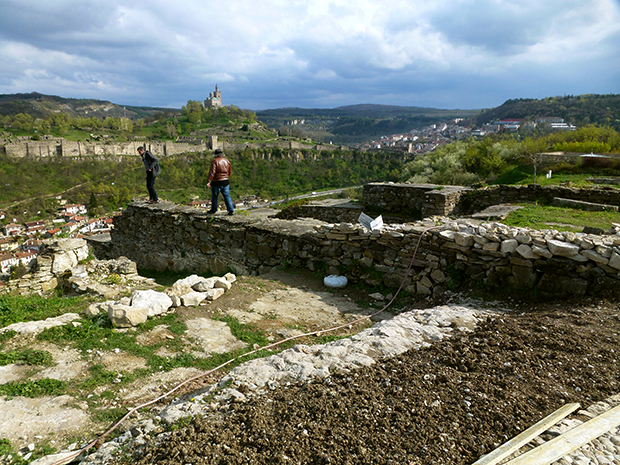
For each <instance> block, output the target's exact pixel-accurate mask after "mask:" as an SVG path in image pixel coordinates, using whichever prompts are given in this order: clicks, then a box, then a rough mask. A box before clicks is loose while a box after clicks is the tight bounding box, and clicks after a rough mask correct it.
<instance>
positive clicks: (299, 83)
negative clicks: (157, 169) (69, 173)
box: [0, 0, 620, 111]
mask: <svg viewBox="0 0 620 465" xmlns="http://www.w3.org/2000/svg"><path fill="white" fill-rule="evenodd" d="M216 84H217V85H218V86H219V89H220V91H221V92H222V101H223V104H224V105H235V106H237V107H239V108H242V109H249V110H253V111H257V110H264V109H273V108H284V107H302V108H336V107H339V106H344V105H356V104H365V103H373V104H385V105H399V106H419V107H431V108H442V109H457V108H458V109H479V108H491V107H496V106H499V105H501V104H502V103H503V102H505V101H506V100H508V99H514V98H544V97H554V96H561V95H582V94H617V93H620V0H519V1H514V2H510V1H506V0H433V1H428V0H254V1H248V0H217V1H214V0H174V1H170V0H1V1H0V94H14V93H28V92H39V93H42V94H49V95H58V96H61V97H66V98H93V99H100V100H109V101H111V102H113V103H116V104H119V105H138V106H149V107H169V108H181V107H182V106H183V105H185V104H186V103H187V102H188V101H189V100H198V101H203V100H204V99H205V98H207V97H208V96H209V93H210V92H213V91H214V90H215V86H216Z"/></svg>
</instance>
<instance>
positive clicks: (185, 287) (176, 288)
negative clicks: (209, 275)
mask: <svg viewBox="0 0 620 465" xmlns="http://www.w3.org/2000/svg"><path fill="white" fill-rule="evenodd" d="M204 279H205V278H203V277H202V276H198V275H197V274H193V275H190V276H188V277H187V278H183V279H179V280H178V281H177V282H175V283H174V284H173V285H172V287H171V288H170V293H171V294H174V295H178V296H179V297H180V296H182V295H184V294H187V293H188V292H192V290H193V289H192V286H193V285H194V284H196V283H197V282H199V281H203V280H204Z"/></svg>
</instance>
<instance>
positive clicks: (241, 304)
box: [0, 270, 391, 462]
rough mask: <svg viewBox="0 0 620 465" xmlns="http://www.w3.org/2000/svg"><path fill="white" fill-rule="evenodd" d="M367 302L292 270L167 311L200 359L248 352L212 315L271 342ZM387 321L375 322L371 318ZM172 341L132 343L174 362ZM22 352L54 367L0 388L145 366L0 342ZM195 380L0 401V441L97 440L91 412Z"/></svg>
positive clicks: (112, 356) (56, 347)
mask: <svg viewBox="0 0 620 465" xmlns="http://www.w3.org/2000/svg"><path fill="white" fill-rule="evenodd" d="M369 300H372V299H369V297H368V293H367V292H365V291H362V290H358V289H355V288H349V289H338V290H335V291H329V290H327V289H326V288H325V286H324V285H323V282H322V280H321V279H320V278H319V277H317V276H316V275H314V274H312V273H311V272H309V271H304V270H301V271H294V270H293V271H292V272H282V271H280V272H274V273H272V274H269V275H264V276H261V277H252V276H238V277H237V281H236V282H234V283H233V286H232V288H231V289H230V290H229V291H227V292H226V293H225V294H224V296H222V297H221V298H219V299H218V300H216V301H213V302H210V303H207V302H205V303H204V304H203V305H200V306H198V307H178V308H176V309H175V310H174V311H175V312H176V313H177V314H178V315H180V317H181V318H180V320H181V321H182V322H183V323H185V324H186V325H187V327H188V330H187V331H186V333H185V334H184V335H183V336H182V337H181V339H182V344H180V346H181V347H183V349H184V350H187V351H189V352H190V353H191V354H192V355H194V356H196V357H205V358H206V357H210V356H211V355H212V354H216V353H224V352H230V351H234V350H238V349H243V348H245V347H246V346H247V344H245V343H244V342H242V341H240V340H238V339H237V338H235V337H234V336H233V335H232V334H231V331H230V329H229V328H228V327H227V325H226V323H224V322H222V321H216V320H214V319H213V317H215V316H221V315H227V316H231V317H233V318H234V319H236V320H237V321H239V322H240V323H242V324H246V325H249V326H251V327H252V328H253V329H254V330H260V331H262V332H263V333H264V334H265V336H266V337H267V339H269V340H270V341H277V340H281V339H283V338H285V337H291V336H296V335H299V334H304V333H306V332H310V331H316V330H319V329H327V328H331V327H333V326H336V325H342V324H345V323H347V322H350V321H352V320H355V319H359V318H360V317H362V316H364V315H368V314H370V313H374V312H376V311H377V307H379V306H380V305H381V303H377V304H376V305H368V304H367V302H368V301H369ZM379 308H380V307H379ZM390 316H391V315H389V314H385V315H378V318H388V317H390ZM376 320H377V318H375V321H376ZM371 324H372V322H369V321H365V322H364V323H360V324H357V325H355V326H353V327H351V328H343V329H342V330H341V331H340V332H339V334H341V335H344V334H352V333H355V332H358V331H360V330H361V329H362V328H363V327H365V326H369V325H371ZM178 337H179V336H178V335H175V334H173V333H171V332H170V330H169V329H168V327H167V326H166V325H160V326H156V327H155V328H154V329H153V330H151V331H148V332H145V333H143V334H140V335H139V336H138V337H137V342H138V343H139V344H141V345H146V346H148V345H154V344H161V343H162V342H163V343H164V345H163V346H162V347H161V349H160V350H159V352H158V355H161V356H169V357H175V356H176V355H177V354H178V353H179V352H178V350H179V349H178V347H179V345H173V344H172V345H167V344H166V342H175V338H178ZM300 342H304V343H312V341H311V340H308V339H305V340H304V339H301V340H300ZM25 348H31V349H36V350H44V351H46V352H49V353H50V354H51V355H52V357H53V360H54V363H53V365H52V366H50V367H33V366H28V365H23V364H12V365H5V366H0V384H4V383H9V382H25V381H29V380H40V379H44V378H51V379H57V380H62V381H66V382H71V381H73V380H76V381H79V380H83V379H85V378H87V377H89V376H90V369H91V367H93V366H94V365H101V366H103V367H105V369H106V370H109V371H111V372H115V373H127V372H132V371H133V370H136V369H143V368H144V367H145V366H146V361H145V359H143V358H141V357H137V356H134V355H131V354H129V353H126V352H124V351H123V350H118V349H116V350H111V351H101V350H95V351H93V352H92V353H87V354H84V353H81V352H80V351H78V350H76V349H75V348H73V347H72V346H70V345H66V343H58V344H54V343H52V342H44V341H40V340H38V339H37V338H36V335H21V334H19V335H17V336H14V337H13V338H11V339H9V340H7V341H5V342H4V343H3V345H2V347H1V349H2V350H4V351H11V350H23V349H25ZM200 373H201V370H199V369H197V368H175V369H173V370H170V371H161V372H156V373H153V374H151V375H149V376H148V377H146V378H145V377H140V378H139V379H138V380H136V381H135V382H133V383H131V384H129V385H123V384H118V385H117V384H115V383H112V384H102V385H98V386H97V387H95V388H94V389H93V391H92V392H90V393H88V392H83V393H82V394H81V398H80V397H73V396H70V395H63V396H59V397H49V396H47V397H38V398H26V397H7V396H0V438H7V439H9V440H10V441H11V443H12V444H14V445H15V446H16V447H17V448H18V449H21V448H23V447H25V446H27V445H28V444H31V443H34V444H38V443H44V442H46V441H50V442H51V445H52V446H53V447H55V448H58V449H60V448H62V447H64V446H66V445H67V444H69V443H71V442H77V443H78V444H80V443H83V442H84V438H86V439H88V440H91V439H92V438H93V437H97V435H98V434H100V433H102V432H103V431H105V429H106V428H107V427H108V426H109V425H108V424H102V423H101V422H98V423H97V422H93V421H92V415H93V413H95V414H96V413H100V412H102V411H105V410H113V409H119V408H120V409H122V408H131V407H133V406H135V405H139V404H141V403H144V402H148V401H150V400H152V399H154V398H156V397H158V396H160V395H162V394H164V393H165V392H168V391H169V390H170V389H171V388H172V387H174V386H176V385H178V384H179V383H181V382H183V381H185V380H187V379H189V378H192V377H194V376H196V375H198V374H200ZM224 374H225V373H216V374H214V375H212V376H207V377H203V378H200V379H199V380H197V381H195V382H192V383H191V384H188V385H187V386H184V387H183V388H182V389H180V390H179V391H178V392H177V394H182V393H185V392H187V391H189V390H193V389H197V388H199V387H202V386H204V385H207V384H211V383H213V382H215V381H217V379H218V378H219V377H221V376H223V375H224ZM110 393H113V395H110ZM102 394H103V395H102ZM106 394H107V395H106ZM92 396H95V398H98V400H97V402H96V403H93V402H92V400H91V397H92ZM166 400H167V399H166ZM89 404H90V405H89ZM0 462H1V460H0Z"/></svg>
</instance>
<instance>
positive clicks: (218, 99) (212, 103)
mask: <svg viewBox="0 0 620 465" xmlns="http://www.w3.org/2000/svg"><path fill="white" fill-rule="evenodd" d="M221 106H222V93H221V92H220V89H219V87H218V86H217V84H215V92H211V93H209V97H208V98H207V99H206V100H205V108H220V107H221Z"/></svg>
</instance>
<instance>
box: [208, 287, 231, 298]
mask: <svg viewBox="0 0 620 465" xmlns="http://www.w3.org/2000/svg"><path fill="white" fill-rule="evenodd" d="M224 292H226V291H225V290H224V289H222V288H214V289H209V290H208V291H207V293H206V294H207V300H209V301H213V300H217V299H219V298H220V297H222V296H223V295H224Z"/></svg>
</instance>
